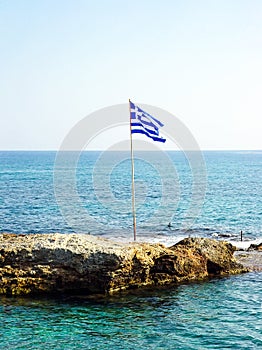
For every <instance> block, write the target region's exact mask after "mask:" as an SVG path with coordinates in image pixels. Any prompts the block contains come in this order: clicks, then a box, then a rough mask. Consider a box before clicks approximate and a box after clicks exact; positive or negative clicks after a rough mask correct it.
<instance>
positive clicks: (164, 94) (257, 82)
mask: <svg viewBox="0 0 262 350" xmlns="http://www.w3.org/2000/svg"><path fill="white" fill-rule="evenodd" d="M0 31H1V36H0V47H1V54H0V91H1V94H0V108H1V121H0V149H58V148H59V145H60V144H61V142H62V140H63V138H64V137H65V135H66V134H67V133H68V132H69V130H70V129H71V128H72V127H73V126H74V125H75V124H76V123H77V122H78V121H79V120H80V119H81V118H83V117H85V116H86V115H87V114H89V113H90V112H93V111H96V110H97V109H99V108H102V107H106V106H109V105H114V104H118V103H126V102H127V101H128V98H131V99H132V100H133V101H134V102H137V103H146V104H150V105H153V106H158V107H160V108H162V109H165V110H167V111H168V112H170V113H173V114H174V115H176V117H178V118H179V119H180V120H182V121H183V122H184V123H185V124H186V125H187V127H188V128H189V129H190V130H191V132H192V133H193V135H194V136H195V138H196V139H197V141H198V143H199V145H200V147H201V148H202V149H262V141H261V140H262V138H261V126H262V121H261V118H262V1H261V0H218V1H215V0H205V1H204V0H202V1H201V0H195V1H193V0H191V1H190V0H180V1H176V0H173V1H172V0H162V1H160V0H159V1H156V0H151V1H150V0H148V1H147V0H144V1H143V0H142V1H137V0H133V1H125V0H122V1H121V0H107V1H106V0H98V1H93V0H92V1H91V0H86V1H81V0H76V1H73V0H71V1H66V0H56V1H51V0H45V1H40V0H38V1H35V0H34V1H33V0H23V1H22V0H21V1H18V0H12V1H8V0H0ZM127 118H128V116H127Z"/></svg>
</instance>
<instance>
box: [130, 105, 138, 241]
mask: <svg viewBox="0 0 262 350" xmlns="http://www.w3.org/2000/svg"><path fill="white" fill-rule="evenodd" d="M129 115H130V150H131V172H132V211H133V229H134V241H136V203H135V164H134V152H133V138H132V127H131V109H130V99H129Z"/></svg>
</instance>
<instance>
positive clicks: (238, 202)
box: [0, 151, 262, 239]
mask: <svg viewBox="0 0 262 350" xmlns="http://www.w3.org/2000/svg"><path fill="white" fill-rule="evenodd" d="M149 154H150V156H147V157H145V155H144V154H143V153H142V154H141V152H140V153H139V152H136V157H137V159H136V164H135V173H136V177H135V179H136V207H137V208H136V210H137V230H138V237H141V239H143V238H145V237H147V236H149V237H150V238H152V237H158V238H159V236H162V237H164V238H165V237H166V238H171V239H172V238H175V237H180V236H183V235H185V233H184V232H183V224H184V223H185V222H187V219H188V217H189V216H190V211H189V207H190V201H192V171H191V168H190V164H189V163H188V161H187V159H186V158H185V157H184V155H183V153H181V152H169V153H168V157H169V158H170V159H171V162H172V164H173V167H172V166H171V167H170V166H169V167H165V164H166V160H165V159H164V160H163V159H162V155H161V154H160V155H159V156H158V155H157V153H149ZM0 157H1V158H0V159H1V164H0V199H1V202H0V209H1V210H0V231H7V232H8V231H10V232H18V233H29V232H40V233H41V232H57V231H58V232H71V231H76V232H80V231H82V232H91V233H92V234H105V235H108V236H110V235H111V236H116V237H121V238H126V239H132V212H131V183H130V182H131V181H130V173H131V167H130V159H129V153H128V152H119V153H118V152H109V153H108V155H107V156H106V157H104V159H103V161H100V163H99V159H100V158H99V157H101V154H100V153H99V152H84V153H83V154H82V155H81V157H80V160H79V162H78V164H77V168H76V186H77V188H76V191H77V195H78V196H79V202H78V203H75V204H74V202H73V200H72V198H73V195H74V194H73V195H72V194H71V193H70V192H68V191H69V187H70V186H67V174H68V173H69V170H70V161H66V166H65V167H64V168H62V169H60V172H61V181H60V182H61V183H64V187H62V188H61V191H62V192H63V193H62V195H63V196H64V203H66V204H65V205H68V208H64V209H65V210H64V212H67V213H68V212H70V213H73V216H74V217H73V218H70V219H72V220H71V221H70V220H68V217H66V215H64V217H63V216H62V214H61V211H60V209H61V206H60V207H59V206H58V204H57V201H56V198H55V194H54V183H53V177H54V162H55V157H56V153H55V152H0ZM69 158H70V156H69ZM143 158H145V159H143ZM204 158H205V162H206V176H207V181H206V194H205V200H204V201H203V203H199V207H200V209H201V211H200V213H199V214H198V215H197V216H196V217H195V218H194V217H192V220H193V224H192V225H191V226H190V227H189V230H190V231H189V232H187V233H186V235H187V234H188V233H189V234H190V233H191V234H192V235H200V236H212V235H216V234H218V235H219V234H228V235H232V238H234V237H239V233H240V231H241V230H242V231H243V233H244V235H245V237H246V238H247V239H255V238H260V237H262V186H261V183H262V170H261V169H262V151H253V152H247V151H246V152H204ZM112 164H113V165H112ZM161 169H164V171H162V173H161ZM107 173H108V174H110V176H109V177H108V178H107V177H105V176H104V174H107ZM163 183H164V188H163ZM69 185H70V184H69ZM203 189H204V185H203V188H200V190H201V191H202V190H203ZM58 191H59V189H58V190H57V192H58ZM163 191H164V193H163ZM60 195H61V194H60ZM162 199H163V201H162V202H161V200H162ZM81 208H83V210H85V212H82V211H81V210H80V209H81ZM66 210H67V211H66ZM188 212H189V215H188ZM85 214H87V215H85ZM192 216H193V215H192ZM189 220H190V217H189ZM169 222H172V228H171V229H170V228H168V227H167V225H168V223H169Z"/></svg>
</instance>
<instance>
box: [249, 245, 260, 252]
mask: <svg viewBox="0 0 262 350" xmlns="http://www.w3.org/2000/svg"><path fill="white" fill-rule="evenodd" d="M251 250H259V251H262V243H259V244H250V247H249V248H248V251H251Z"/></svg>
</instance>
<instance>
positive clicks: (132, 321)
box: [0, 151, 262, 349]
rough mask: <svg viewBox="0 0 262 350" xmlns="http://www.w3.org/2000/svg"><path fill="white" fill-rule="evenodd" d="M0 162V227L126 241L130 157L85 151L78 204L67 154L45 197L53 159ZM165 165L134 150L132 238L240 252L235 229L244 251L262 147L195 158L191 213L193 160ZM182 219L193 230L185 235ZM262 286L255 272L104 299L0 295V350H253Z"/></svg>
mask: <svg viewBox="0 0 262 350" xmlns="http://www.w3.org/2000/svg"><path fill="white" fill-rule="evenodd" d="M71 156H72V155H70V154H69V155H68V157H69V158H70V157H71ZM0 157H1V164H0V231H2V232H17V233H30V232H39V233H45V232H62V233H66V232H73V231H74V230H75V231H77V232H80V231H84V232H91V233H92V234H100V235H103V236H105V237H110V238H114V239H121V240H131V241H132V212H131V195H130V193H131V186H130V171H131V168H130V161H129V158H128V157H129V154H128V153H125V152H120V153H117V152H113V153H110V154H109V153H108V154H107V155H106V157H104V158H103V154H101V153H99V152H85V153H83V154H82V155H81V157H80V159H79V162H78V164H77V167H76V169H75V173H76V193H77V195H76V197H77V199H78V201H76V202H74V196H75V193H74V192H72V184H71V183H70V181H69V179H70V171H71V170H72V169H71V168H72V167H71V162H70V159H69V158H68V159H67V160H65V164H64V165H63V166H61V167H60V168H59V169H56V171H58V173H59V174H60V175H62V176H61V177H60V179H59V180H60V182H61V184H62V186H61V187H59V186H58V187H57V188H56V189H54V164H55V157H56V153H55V152H0ZM168 157H169V159H170V160H171V163H172V164H173V165H172V164H171V166H165V164H166V159H164V158H163V157H162V155H160V156H158V155H157V154H156V153H154V154H153V153H150V154H147V155H146V156H145V154H142V153H137V154H136V158H137V159H136V162H135V169H136V177H135V179H136V190H137V191H136V200H137V223H138V240H140V241H141V240H148V241H153V242H155V241H160V242H163V243H166V244H169V243H170V244H171V243H174V242H176V241H177V240H179V239H181V238H182V237H184V236H188V235H192V236H202V237H215V238H218V239H221V238H223V237H221V236H224V235H226V236H227V239H228V240H231V241H233V243H235V244H240V242H239V239H240V235H239V233H240V230H242V231H243V234H244V241H245V242H247V243H248V244H249V243H250V242H251V241H252V240H255V239H256V240H259V239H261V238H262V186H261V183H262V171H261V169H262V152H261V151H253V152H248V151H244V152H204V158H205V162H206V176H207V182H206V183H204V180H203V179H204V177H201V179H202V180H203V181H202V180H201V179H200V182H199V184H198V185H199V187H198V188H197V191H198V192H199V197H197V198H202V197H203V196H202V195H203V193H200V192H201V191H202V190H203V184H204V185H205V187H206V194H205V197H204V201H203V203H200V204H201V212H200V213H199V215H197V216H196V217H193V216H194V215H193V214H195V213H194V212H193V211H191V212H190V203H191V202H192V196H193V195H192V193H193V192H194V191H193V185H194V178H193V177H192V167H191V166H192V164H190V162H188V159H186V158H185V157H184V155H183V154H182V153H179V152H170V153H168ZM105 174H110V176H107V177H106V176H105ZM201 181H202V182H203V183H201ZM55 191H56V195H57V196H58V197H59V198H60V204H61V203H63V205H64V204H65V206H66V207H65V208H61V205H59V204H58V203H59V201H58V202H57V199H58V198H56V196H55ZM59 191H60V192H59ZM197 191H196V193H197ZM201 196H202V197H201ZM63 199H64V202H63ZM193 200H194V198H193ZM196 203H197V204H198V205H199V202H197V201H196ZM83 210H84V211H83ZM62 213H63V214H64V216H63V215H62ZM86 213H87V214H86ZM188 213H189V214H188ZM190 213H191V217H190ZM187 220H188V221H190V220H191V223H192V222H193V223H192V224H191V226H190V227H187V230H185V228H184V226H183V224H184V223H185V222H187ZM169 222H171V223H172V227H171V228H169V227H168V226H167V224H168V223H169ZM261 282H262V274H261V272H260V273H259V272H257V273H248V274H244V275H239V276H231V277H228V278H222V279H213V280H210V281H207V282H204V283H196V284H186V285H181V286H177V287H172V288H167V289H165V290H164V289H161V290H157V291H143V292H142V291H140V292H137V293H134V294H128V295H118V296H115V297H112V298H108V299H87V298H66V297H61V298H60V299H52V298H51V299H22V298H4V297H1V298H0V335H1V342H0V348H1V349H46V348H50V349H80V348H82V349H109V348H113V349H134V348H136V349H260V348H262V332H261V328H262V323H261V320H262V317H261V311H262V308H261V300H262V288H261V285H262V283H261Z"/></svg>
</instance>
